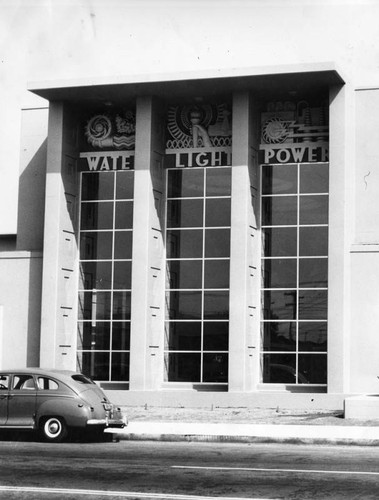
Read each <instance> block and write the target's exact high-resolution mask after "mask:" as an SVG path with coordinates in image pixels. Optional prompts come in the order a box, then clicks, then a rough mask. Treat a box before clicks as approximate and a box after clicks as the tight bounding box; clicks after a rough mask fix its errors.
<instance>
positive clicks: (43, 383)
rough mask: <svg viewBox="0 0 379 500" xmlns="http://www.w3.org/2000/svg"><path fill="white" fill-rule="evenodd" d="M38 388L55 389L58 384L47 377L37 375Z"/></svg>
mask: <svg viewBox="0 0 379 500" xmlns="http://www.w3.org/2000/svg"><path fill="white" fill-rule="evenodd" d="M38 388H39V389H41V390H43V391H56V390H57V389H58V388H59V385H58V384H57V382H55V380H52V379H51V378H48V377H38Z"/></svg>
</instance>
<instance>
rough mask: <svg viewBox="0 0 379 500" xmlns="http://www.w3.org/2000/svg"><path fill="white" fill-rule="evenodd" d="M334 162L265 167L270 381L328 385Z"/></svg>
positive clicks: (265, 346)
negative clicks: (330, 207) (331, 175)
mask: <svg viewBox="0 0 379 500" xmlns="http://www.w3.org/2000/svg"><path fill="white" fill-rule="evenodd" d="M328 167H329V166H328V164H325V163H324V164H317V163H315V164H296V165H293V164H291V165H286V164H280V165H262V167H261V169H262V172H261V173H262V175H261V179H262V210H261V214H262V215H261V218H262V219H261V223H262V284H261V287H262V291H261V296H262V299H261V300H262V311H261V363H262V366H261V373H262V382H263V383H268V384H270V383H271V384H273V383H276V384H296V385H298V384H314V385H326V383H327V369H326V366H327V364H326V359H327V353H326V348H327V314H328V311H327V299H328V184H329V177H328V175H329V174H328V171H329V168H328Z"/></svg>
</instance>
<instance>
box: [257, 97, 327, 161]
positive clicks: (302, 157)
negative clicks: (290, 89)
mask: <svg viewBox="0 0 379 500" xmlns="http://www.w3.org/2000/svg"><path fill="white" fill-rule="evenodd" d="M328 111H329V110H328V105H327V104H326V103H319V104H317V105H313V104H310V103H309V102H308V101H305V100H302V101H299V102H297V103H295V102H292V101H285V102H282V101H278V102H270V103H268V104H267V107H266V110H265V111H264V112H262V114H261V145H260V150H261V151H264V159H263V163H270V162H272V163H273V162H276V163H288V162H293V161H295V162H304V161H305V162H314V161H327V160H328V142H329V125H328Z"/></svg>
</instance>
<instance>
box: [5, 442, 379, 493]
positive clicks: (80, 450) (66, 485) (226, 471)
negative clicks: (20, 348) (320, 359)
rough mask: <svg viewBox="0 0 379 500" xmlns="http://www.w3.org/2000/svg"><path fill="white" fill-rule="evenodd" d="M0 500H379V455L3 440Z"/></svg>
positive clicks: (358, 450)
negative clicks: (85, 499) (82, 499)
mask: <svg viewBox="0 0 379 500" xmlns="http://www.w3.org/2000/svg"><path fill="white" fill-rule="evenodd" d="M0 466H1V479H0V498H4V499H5V498H6V499H7V500H8V499H21V498H22V499H25V498H27V499H41V500H43V499H45V498H46V499H56V498H62V499H77V498H92V499H94V500H100V499H103V498H114V499H117V498H128V499H137V498H138V499H142V498H143V499H145V500H146V499H152V498H154V499H157V498H159V499H161V500H205V499H216V498H223V499H234V500H235V499H238V500H239V499H333V500H338V499H358V498H362V499H377V497H378V493H377V492H378V488H379V448H378V447H374V446H373V447H359V446H336V445H335V446H325V445H324V446H314V445H290V444H256V443H255V444H235V443H234V444H231V443H229V444H221V443H197V442H176V443H173V442H170V443H167V442H141V441H139V442H132V441H121V442H119V443H114V442H70V443H63V444H45V443H41V442H38V441H36V440H34V439H33V438H25V439H24V438H22V437H21V438H17V439H16V438H14V439H3V440H2V441H0Z"/></svg>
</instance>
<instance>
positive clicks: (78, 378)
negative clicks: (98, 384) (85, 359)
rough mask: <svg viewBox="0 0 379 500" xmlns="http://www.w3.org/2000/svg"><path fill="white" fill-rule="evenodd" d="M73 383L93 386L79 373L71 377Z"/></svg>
mask: <svg viewBox="0 0 379 500" xmlns="http://www.w3.org/2000/svg"><path fill="white" fill-rule="evenodd" d="M71 378H72V379H73V380H75V382H79V383H80V384H94V383H95V382H93V381H92V380H91V379H90V378H88V377H86V376H85V375H82V374H81V373H78V374H76V375H72V377H71Z"/></svg>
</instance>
